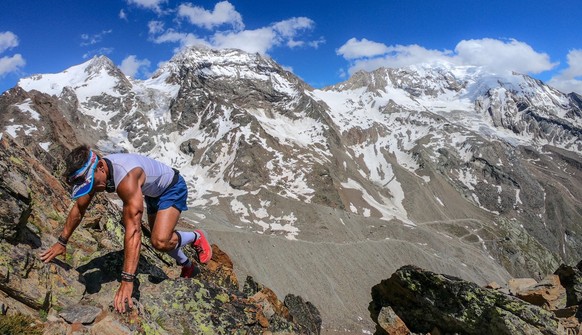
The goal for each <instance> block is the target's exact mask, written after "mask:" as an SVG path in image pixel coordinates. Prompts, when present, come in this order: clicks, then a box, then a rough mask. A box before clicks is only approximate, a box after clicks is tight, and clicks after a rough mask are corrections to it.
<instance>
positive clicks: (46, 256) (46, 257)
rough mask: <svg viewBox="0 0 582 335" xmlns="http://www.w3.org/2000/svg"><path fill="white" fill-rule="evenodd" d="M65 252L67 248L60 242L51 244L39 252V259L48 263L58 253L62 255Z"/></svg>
mask: <svg viewBox="0 0 582 335" xmlns="http://www.w3.org/2000/svg"><path fill="white" fill-rule="evenodd" d="M66 253H67V248H66V247H65V246H63V245H62V244H60V243H58V242H57V243H55V244H53V246H52V247H50V248H49V249H47V250H45V251H44V252H43V253H42V254H40V260H41V261H43V262H45V263H48V262H50V261H52V260H53V259H54V258H55V257H57V256H58V255H64V254H66Z"/></svg>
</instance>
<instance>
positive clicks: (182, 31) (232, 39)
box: [148, 1, 325, 54]
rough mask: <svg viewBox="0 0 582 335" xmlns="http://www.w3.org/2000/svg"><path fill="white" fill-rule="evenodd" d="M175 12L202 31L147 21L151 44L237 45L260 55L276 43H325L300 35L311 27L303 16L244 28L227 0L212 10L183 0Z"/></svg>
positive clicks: (277, 45) (231, 46)
mask: <svg viewBox="0 0 582 335" xmlns="http://www.w3.org/2000/svg"><path fill="white" fill-rule="evenodd" d="M176 15H177V18H181V19H186V22H189V23H191V24H192V25H194V26H195V27H198V28H202V29H203V30H204V31H201V32H197V33H194V32H190V31H187V27H184V25H183V24H180V23H181V22H180V20H178V21H175V22H177V24H178V26H177V27H172V28H165V27H164V24H163V23H162V22H161V21H151V22H150V23H149V24H148V29H149V37H150V40H151V41H153V42H154V43H178V44H179V45H180V47H188V46H192V45H201V46H205V47H209V48H215V49H223V48H237V49H241V50H244V51H247V52H258V53H261V54H266V53H267V52H269V51H270V50H271V49H273V48H274V47H279V46H286V47H288V48H298V47H311V48H318V47H319V45H321V44H322V43H325V40H324V39H323V38H319V39H317V40H308V39H305V38H304V37H305V35H307V34H308V32H310V31H311V30H313V29H314V27H315V22H313V20H311V19H309V18H307V17H292V18H289V19H286V20H282V21H279V22H275V23H272V24H270V25H268V26H265V27H259V28H257V29H245V25H244V23H243V19H242V16H241V14H240V13H239V12H238V11H237V10H236V8H235V7H234V6H233V5H232V4H231V3H230V2H228V1H222V2H219V3H217V4H216V5H215V6H214V9H213V10H206V9H204V8H202V7H198V6H193V5H192V4H189V3H184V4H182V5H180V6H179V7H178V10H177V14H176ZM198 33H200V34H198Z"/></svg>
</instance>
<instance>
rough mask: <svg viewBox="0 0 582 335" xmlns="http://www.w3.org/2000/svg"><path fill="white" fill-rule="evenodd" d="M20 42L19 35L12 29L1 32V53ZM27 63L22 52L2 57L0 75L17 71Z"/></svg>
mask: <svg viewBox="0 0 582 335" xmlns="http://www.w3.org/2000/svg"><path fill="white" fill-rule="evenodd" d="M18 44H19V41H18V36H16V35H15V34H14V33H13V32H11V31H5V32H0V54H1V53H3V52H5V51H6V50H9V49H12V48H14V47H17V46H18ZM24 65H26V61H25V60H24V58H23V57H22V55H21V54H16V55H13V56H4V57H2V58H0V77H3V76H4V75H6V74H8V73H10V72H17V71H19V70H20V69H21V68H22V67H24Z"/></svg>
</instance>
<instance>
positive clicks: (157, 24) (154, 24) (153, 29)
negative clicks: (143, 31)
mask: <svg viewBox="0 0 582 335" xmlns="http://www.w3.org/2000/svg"><path fill="white" fill-rule="evenodd" d="M148 30H149V33H150V35H156V34H161V33H163V32H164V22H162V21H150V22H148Z"/></svg>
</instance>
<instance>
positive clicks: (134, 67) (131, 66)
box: [119, 55, 151, 77]
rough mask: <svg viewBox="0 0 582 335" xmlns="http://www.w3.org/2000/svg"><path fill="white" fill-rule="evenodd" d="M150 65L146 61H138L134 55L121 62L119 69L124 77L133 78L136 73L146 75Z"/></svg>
mask: <svg viewBox="0 0 582 335" xmlns="http://www.w3.org/2000/svg"><path fill="white" fill-rule="evenodd" d="M150 64H151V63H150V61H149V60H148V59H138V58H137V57H136V56H135V55H131V56H128V57H126V58H125V59H124V60H123V61H122V62H121V65H120V66H119V69H121V71H122V72H123V73H125V75H126V76H130V77H135V76H136V74H138V73H143V74H146V75H147V74H148V73H147V72H148V69H149V67H150Z"/></svg>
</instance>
